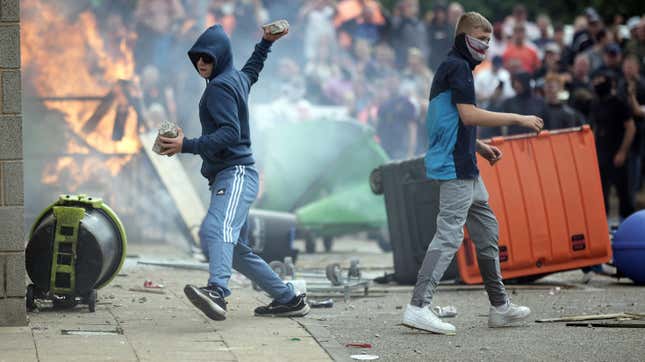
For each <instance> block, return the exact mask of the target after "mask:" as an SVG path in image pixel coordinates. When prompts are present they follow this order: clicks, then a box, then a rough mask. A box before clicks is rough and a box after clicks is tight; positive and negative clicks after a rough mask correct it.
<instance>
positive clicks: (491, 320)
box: [488, 302, 531, 328]
mask: <svg viewBox="0 0 645 362" xmlns="http://www.w3.org/2000/svg"><path fill="white" fill-rule="evenodd" d="M530 314H531V310H530V309H529V308H528V307H524V306H521V305H515V304H513V303H510V302H508V303H507V304H506V305H504V306H500V307H493V306H491V307H490V313H489V314H488V327H490V328H500V327H508V326H510V325H512V324H513V323H516V322H519V321H522V320H524V319H526V318H527V317H528V316H529V315H530Z"/></svg>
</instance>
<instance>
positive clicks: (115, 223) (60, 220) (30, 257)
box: [25, 195, 127, 312]
mask: <svg viewBox="0 0 645 362" xmlns="http://www.w3.org/2000/svg"><path fill="white" fill-rule="evenodd" d="M126 246H127V239H126V234H125V229H124V228H123V224H122V223H121V221H120V220H119V218H118V217H117V216H116V214H115V213H114V211H113V210H112V209H111V208H110V207H109V206H108V205H106V204H105V203H104V202H103V200H102V199H100V198H94V197H89V196H86V195H62V196H61V197H60V198H59V199H58V200H57V201H56V202H54V203H53V204H52V205H50V206H49V207H47V208H46V209H45V210H44V211H43V212H42V213H41V214H40V216H39V217H38V218H37V219H36V222H35V223H34V225H33V227H32V228H31V232H30V234H29V242H28V244H27V249H26V253H25V254H26V255H25V264H26V269H27V273H28V274H29V278H30V279H31V281H32V283H33V284H30V285H29V286H28V288H27V309H28V310H33V309H34V308H35V307H36V303H35V300H37V299H48V300H51V301H52V302H53V304H54V307H73V306H75V305H77V304H79V303H81V304H87V305H88V306H89V309H90V311H91V312H93V311H94V309H95V305H96V297H97V293H96V290H97V289H100V288H102V287H104V286H106V285H107V284H108V283H109V282H110V281H111V280H112V279H113V278H114V277H115V276H116V275H117V274H118V273H119V270H120V269H121V267H122V265H123V262H124V260H125V255H126Z"/></svg>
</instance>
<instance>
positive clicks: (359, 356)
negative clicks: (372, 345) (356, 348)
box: [349, 354, 379, 361]
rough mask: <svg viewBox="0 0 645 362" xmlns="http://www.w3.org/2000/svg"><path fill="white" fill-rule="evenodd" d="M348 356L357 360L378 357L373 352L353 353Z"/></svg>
mask: <svg viewBox="0 0 645 362" xmlns="http://www.w3.org/2000/svg"><path fill="white" fill-rule="evenodd" d="M349 358H351V359H353V360H357V361H373V360H375V359H378V358H379V357H378V356H377V355H373V354H353V355H351V356H349Z"/></svg>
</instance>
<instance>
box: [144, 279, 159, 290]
mask: <svg viewBox="0 0 645 362" xmlns="http://www.w3.org/2000/svg"><path fill="white" fill-rule="evenodd" d="M143 287H144V288H150V289H163V288H164V286H163V284H157V283H155V282H153V281H152V280H150V279H146V280H145V281H144V282H143Z"/></svg>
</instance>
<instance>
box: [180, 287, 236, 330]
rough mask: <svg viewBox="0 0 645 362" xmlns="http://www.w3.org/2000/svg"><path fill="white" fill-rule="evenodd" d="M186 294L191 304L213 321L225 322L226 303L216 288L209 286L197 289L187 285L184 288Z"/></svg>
mask: <svg viewBox="0 0 645 362" xmlns="http://www.w3.org/2000/svg"><path fill="white" fill-rule="evenodd" d="M184 294H186V297H188V300H190V302H191V303H193V305H194V306H195V307H197V308H198V309H199V310H201V311H202V312H204V314H206V316H207V317H208V318H210V319H212V320H216V321H223V320H224V319H226V301H225V300H224V298H223V297H222V296H221V294H220V293H219V291H218V290H217V288H216V287H213V286H210V285H209V286H207V287H203V288H197V287H196V286H194V285H190V284H187V285H186V286H185V287H184Z"/></svg>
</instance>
